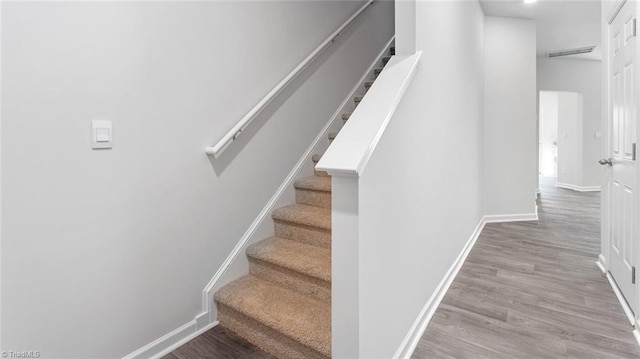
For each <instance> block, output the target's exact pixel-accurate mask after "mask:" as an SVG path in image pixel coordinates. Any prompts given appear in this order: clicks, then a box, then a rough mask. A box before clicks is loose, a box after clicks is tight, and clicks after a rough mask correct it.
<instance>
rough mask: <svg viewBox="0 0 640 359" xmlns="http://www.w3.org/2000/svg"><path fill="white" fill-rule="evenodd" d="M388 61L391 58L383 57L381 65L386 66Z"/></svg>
mask: <svg viewBox="0 0 640 359" xmlns="http://www.w3.org/2000/svg"><path fill="white" fill-rule="evenodd" d="M389 60H391V56H385V57H383V58H382V63H383V64H385V65H386V64H387V62H389Z"/></svg>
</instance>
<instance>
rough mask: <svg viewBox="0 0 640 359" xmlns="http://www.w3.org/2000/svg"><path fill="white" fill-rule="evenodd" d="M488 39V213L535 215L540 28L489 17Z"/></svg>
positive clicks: (485, 154) (534, 25) (485, 71)
mask: <svg viewBox="0 0 640 359" xmlns="http://www.w3.org/2000/svg"><path fill="white" fill-rule="evenodd" d="M484 39H485V45H484V54H485V59H484V93H485V101H484V174H483V181H484V196H485V197H484V202H485V210H484V211H485V214H487V215H520V214H532V213H534V212H535V202H534V198H535V192H536V188H537V183H538V180H537V176H538V168H537V167H538V163H537V159H538V155H537V120H536V117H537V115H536V106H537V105H536V98H537V95H536V58H535V54H536V24H535V22H534V21H531V20H523V19H512V18H501V17H491V16H488V17H486V19H485V32H484Z"/></svg>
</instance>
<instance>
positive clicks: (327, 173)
mask: <svg viewBox="0 0 640 359" xmlns="http://www.w3.org/2000/svg"><path fill="white" fill-rule="evenodd" d="M313 174H314V175H315V176H318V177H331V176H329V172H327V171H318V170H313Z"/></svg>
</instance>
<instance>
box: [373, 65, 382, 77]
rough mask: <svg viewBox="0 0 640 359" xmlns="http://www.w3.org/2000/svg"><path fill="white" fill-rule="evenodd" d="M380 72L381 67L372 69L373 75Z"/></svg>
mask: <svg viewBox="0 0 640 359" xmlns="http://www.w3.org/2000/svg"><path fill="white" fill-rule="evenodd" d="M381 72H382V67H378V68H377V69H374V70H373V74H374V75H379V74H380V73H381Z"/></svg>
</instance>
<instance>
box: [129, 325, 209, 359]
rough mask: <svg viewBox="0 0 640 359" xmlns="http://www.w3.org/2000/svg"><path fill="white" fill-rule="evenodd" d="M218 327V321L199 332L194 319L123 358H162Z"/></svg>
mask: <svg viewBox="0 0 640 359" xmlns="http://www.w3.org/2000/svg"><path fill="white" fill-rule="evenodd" d="M216 325H218V321H215V322H213V323H211V324H209V325H207V326H205V327H204V328H202V329H200V330H197V329H196V320H195V319H194V320H192V321H190V322H189V323H187V324H185V325H183V326H181V327H180V328H178V329H176V330H174V331H172V332H171V333H168V334H165V335H163V336H162V337H160V338H158V339H156V340H154V341H153V342H151V343H149V344H147V345H145V346H143V347H142V348H140V349H138V350H136V351H134V352H133V353H131V354H129V355H127V356H125V357H123V359H138V358H140V359H142V358H153V359H155V358H161V357H163V356H165V355H167V354H169V353H171V352H172V351H174V350H176V349H178V348H179V347H181V346H182V345H184V344H186V343H187V342H189V341H190V340H192V339H193V338H195V337H197V336H199V335H201V334H202V333H204V332H206V331H207V330H209V329H211V328H213V327H215V326H216Z"/></svg>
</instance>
